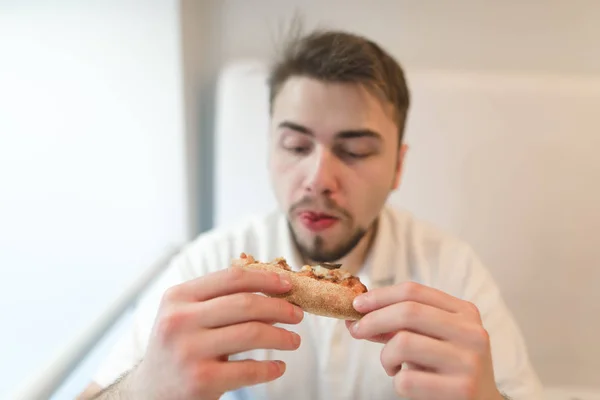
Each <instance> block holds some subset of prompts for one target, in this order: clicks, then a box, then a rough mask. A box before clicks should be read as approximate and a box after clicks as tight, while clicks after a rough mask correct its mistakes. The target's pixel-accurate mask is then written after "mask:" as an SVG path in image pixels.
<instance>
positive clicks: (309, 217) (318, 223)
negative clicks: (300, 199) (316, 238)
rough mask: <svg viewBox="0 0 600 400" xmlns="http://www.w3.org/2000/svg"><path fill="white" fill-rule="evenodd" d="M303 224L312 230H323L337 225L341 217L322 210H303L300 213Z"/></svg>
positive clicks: (299, 216)
mask: <svg viewBox="0 0 600 400" xmlns="http://www.w3.org/2000/svg"><path fill="white" fill-rule="evenodd" d="M298 218H299V219H300V222H301V223H302V225H304V226H305V227H306V228H307V229H308V230H310V231H312V232H321V231H324V230H325V229H328V228H331V227H332V226H333V225H335V224H336V223H337V222H338V221H339V218H338V217H336V216H334V215H331V214H326V213H322V212H316V211H302V212H300V213H299V214H298Z"/></svg>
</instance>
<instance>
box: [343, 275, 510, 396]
mask: <svg viewBox="0 0 600 400" xmlns="http://www.w3.org/2000/svg"><path fill="white" fill-rule="evenodd" d="M354 307H355V308H356V310H357V311H359V312H360V313H364V314H365V316H364V317H363V318H362V319H360V320H359V321H355V322H352V321H347V322H346V325H347V327H348V329H349V331H350V334H351V335H352V336H353V337H354V338H357V339H368V340H372V341H377V342H381V343H385V346H384V348H383V350H382V352H381V364H382V365H383V368H384V369H385V371H386V372H387V374H388V375H389V376H393V377H394V388H395V390H396V392H397V393H398V395H400V396H404V397H408V398H410V399H412V400H418V399H427V400H435V399H440V400H442V399H443V400H453V399H473V400H474V399H489V400H495V399H499V400H500V399H502V396H501V394H500V393H499V391H498V389H497V388H496V383H495V381H494V371H493V366H492V357H491V350H490V340H489V337H488V334H487V332H486V330H485V329H484V327H483V325H482V321H481V317H480V315H479V311H478V309H477V307H476V306H475V305H473V304H472V303H469V302H466V301H463V300H460V299H458V298H455V297H453V296H450V295H448V294H446V293H444V292H441V291H439V290H436V289H433V288H430V287H426V286H423V285H420V284H417V283H413V282H407V283H402V284H399V285H394V286H388V287H384V288H377V289H373V290H371V291H369V292H368V293H365V294H363V295H360V296H358V297H357V298H356V299H355V300H354Z"/></svg>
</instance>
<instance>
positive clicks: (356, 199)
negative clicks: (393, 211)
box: [349, 170, 393, 223]
mask: <svg viewBox="0 0 600 400" xmlns="http://www.w3.org/2000/svg"><path fill="white" fill-rule="evenodd" d="M374 177H377V179H374ZM392 179H393V176H392V175H390V174H389V173H382V172H381V170H379V171H377V172H375V171H373V172H370V173H368V174H365V175H362V176H361V179H360V182H355V183H354V184H353V185H350V186H349V189H350V190H351V193H349V200H350V201H351V202H352V203H353V206H354V208H355V209H356V210H357V212H360V214H361V215H360V221H361V222H362V223H370V221H372V220H373V219H374V218H375V217H377V215H378V214H379V212H380V211H381V207H382V206H383V205H384V204H385V202H386V200H387V198H388V196H389V194H390V191H391V186H392ZM365 193H368V195H367V196H366V195H365ZM359 210H360V211H359Z"/></svg>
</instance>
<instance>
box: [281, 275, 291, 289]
mask: <svg viewBox="0 0 600 400" xmlns="http://www.w3.org/2000/svg"><path fill="white" fill-rule="evenodd" d="M279 281H280V282H281V285H282V286H286V287H287V286H291V285H292V280H291V279H290V277H289V275H287V274H283V273H281V274H279Z"/></svg>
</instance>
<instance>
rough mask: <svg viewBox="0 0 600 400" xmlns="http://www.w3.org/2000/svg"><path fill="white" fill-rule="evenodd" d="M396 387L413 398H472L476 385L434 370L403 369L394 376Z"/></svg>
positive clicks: (464, 379)
mask: <svg viewBox="0 0 600 400" xmlns="http://www.w3.org/2000/svg"><path fill="white" fill-rule="evenodd" d="M394 389H395V390H396V393H397V394H398V395H399V396H400V397H403V398H404V397H406V398H410V399H411V400H447V399H454V398H457V399H459V398H460V399H472V398H474V396H475V389H476V388H475V387H474V385H472V384H471V383H470V381H469V380H467V379H466V378H462V377H459V376H450V375H440V374H436V373H434V372H426V371H417V370H402V371H400V372H399V373H398V374H396V376H394Z"/></svg>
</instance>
